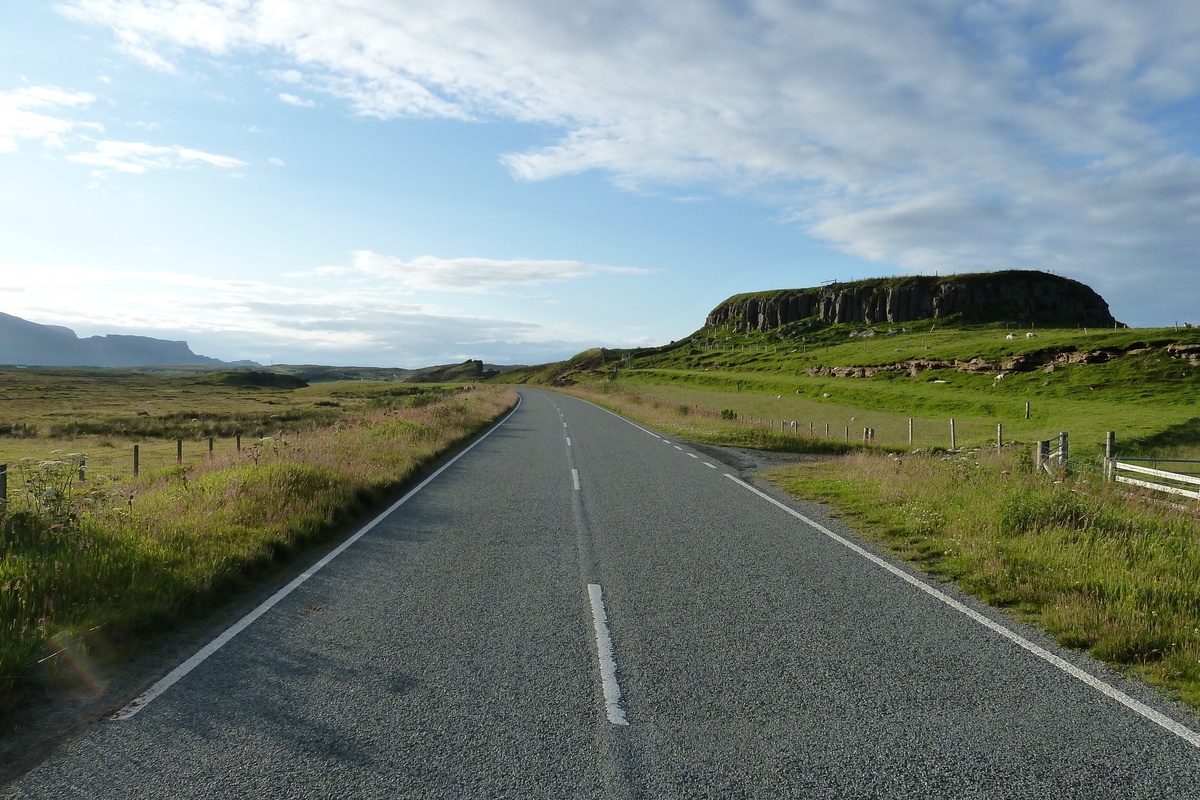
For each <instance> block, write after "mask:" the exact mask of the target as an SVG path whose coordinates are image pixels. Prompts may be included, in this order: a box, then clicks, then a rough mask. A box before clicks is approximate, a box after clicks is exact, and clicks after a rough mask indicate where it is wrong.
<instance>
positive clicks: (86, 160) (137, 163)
mask: <svg viewBox="0 0 1200 800" xmlns="http://www.w3.org/2000/svg"><path fill="white" fill-rule="evenodd" d="M67 160H68V161H74V162H76V163H78V164H88V165H90V166H94V167H97V168H98V169H97V170H96V172H97V173H99V174H103V173H107V172H124V173H130V174H141V173H144V172H148V171H150V170H152V169H182V168H186V167H194V166H197V165H208V166H211V167H219V168H222V169H229V168H232V167H241V166H245V165H246V164H245V162H244V161H239V160H238V159H236V158H231V157H230V156H221V155H215V154H213V153H205V152H202V151H200V150H193V149H191V148H188V147H181V146H179V145H169V146H160V145H152V144H146V143H144V142H115V141H101V142H95V143H94V148H93V149H92V150H91V152H86V153H74V154H72V155H69V156H67Z"/></svg>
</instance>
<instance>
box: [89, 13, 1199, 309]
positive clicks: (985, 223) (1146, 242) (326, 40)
mask: <svg viewBox="0 0 1200 800" xmlns="http://www.w3.org/2000/svg"><path fill="white" fill-rule="evenodd" d="M66 8H67V13H68V14H70V15H72V16H73V17H75V18H77V19H82V20H88V21H91V22H96V23H101V24H104V25H107V26H109V27H111V28H112V29H113V30H114V32H115V33H116V35H117V37H118V38H117V42H118V46H119V47H120V48H123V49H125V50H126V51H127V52H131V54H132V55H133V56H134V57H137V58H140V59H141V60H143V61H145V62H147V63H155V57H157V58H160V59H161V58H163V57H162V56H161V55H158V54H159V53H164V52H165V53H172V52H176V51H180V50H181V49H187V48H193V49H199V50H202V51H204V52H206V53H208V54H211V55H215V56H222V55H226V54H228V53H231V52H233V51H239V52H246V53H260V52H263V51H267V52H270V53H271V54H272V59H271V66H272V68H278V67H279V66H280V64H279V59H282V60H283V62H284V63H283V65H284V67H285V68H284V69H276V74H275V77H274V79H275V80H279V81H283V82H287V83H291V84H294V85H297V86H300V87H303V88H304V89H305V90H306V91H310V92H323V93H325V94H328V95H332V96H335V97H339V98H342V99H344V100H345V101H347V102H348V103H349V104H350V105H351V107H352V108H353V109H354V111H355V112H356V113H359V114H365V115H373V116H377V117H383V118H392V117H402V116H437V117H446V118H458V119H480V120H487V119H496V118H499V119H508V120H516V121H521V122H535V123H542V124H545V125H549V126H553V127H554V128H556V129H557V130H559V131H560V132H561V135H560V136H559V137H558V140H557V141H555V142H552V143H551V144H549V145H546V146H540V147H536V148H533V149H529V150H526V151H524V152H517V153H510V154H507V155H506V156H504V163H505V164H506V165H507V166H508V167H509V169H510V170H511V171H512V173H513V175H514V176H516V177H517V178H520V179H522V180H545V179H549V178H554V177H556V176H562V175H569V174H572V173H578V172H583V171H587V170H602V171H605V172H607V173H609V174H610V175H611V176H612V178H613V180H614V181H616V182H617V183H618V185H621V186H624V187H628V188H654V187H663V186H667V187H672V188H674V187H678V186H685V187H689V188H696V187H703V188H704V189H705V190H707V189H709V188H716V189H718V190H721V191H725V192H729V193H734V194H753V195H755V196H757V197H761V198H765V199H768V200H769V201H771V202H773V203H776V204H778V205H780V206H782V207H785V208H786V209H787V210H788V213H789V214H790V215H791V216H792V218H793V219H795V220H797V221H798V222H800V223H801V224H803V225H804V226H806V229H807V230H808V231H810V232H811V233H812V234H813V235H815V236H819V237H822V238H824V239H826V240H828V241H831V242H833V243H835V244H836V245H837V246H838V247H840V248H842V249H844V250H846V251H847V252H851V253H854V254H856V255H860V256H862V257H864V258H868V259H871V260H875V261H880V262H885V263H887V264H891V265H895V266H898V267H901V268H903V269H908V270H924V271H932V270H934V269H959V270H964V269H977V268H1005V267H1019V266H1043V267H1044V266H1050V267H1057V268H1058V269H1059V270H1060V271H1062V272H1064V273H1067V274H1074V275H1075V276H1077V277H1085V278H1089V277H1095V278H1097V279H1098V280H1099V281H1100V283H1101V284H1103V283H1104V282H1105V281H1107V282H1109V283H1110V284H1112V285H1114V286H1115V285H1117V284H1118V283H1120V282H1121V281H1123V280H1124V276H1126V275H1128V274H1130V272H1131V269H1133V268H1137V269H1142V270H1144V271H1146V272H1149V273H1153V274H1157V275H1161V276H1163V277H1164V278H1166V277H1169V276H1170V275H1171V274H1172V272H1171V270H1172V269H1173V268H1171V267H1163V266H1161V265H1163V264H1173V263H1178V262H1177V259H1178V258H1180V257H1181V255H1182V254H1187V253H1193V252H1196V251H1197V249H1200V226H1198V225H1196V224H1194V223H1195V219H1194V213H1193V210H1192V209H1193V208H1194V207H1195V206H1196V204H1197V202H1198V199H1200V168H1198V164H1200V162H1198V159H1197V153H1198V151H1200V135H1198V134H1197V123H1198V122H1200V119H1198V114H1197V110H1196V109H1197V107H1198V105H1200V104H1198V103H1197V99H1198V96H1200V48H1197V47H1196V46H1195V42H1196V41H1198V40H1200V15H1198V14H1196V13H1195V8H1194V4H1193V3H1192V2H1190V0H1162V2H1156V3H1153V4H1136V5H1134V4H1130V3H1127V2H1123V0H1087V1H1086V2H1085V1H1084V0H1048V2H1044V3H1036V4H1035V3H1030V2H1027V1H1025V0H1019V1H1017V2H1010V3H979V2H973V1H972V0H931V2H925V3H882V4H881V3H875V2H867V0H839V1H838V2H828V3H805V4H795V3H782V2H778V0H746V2H738V3H731V2H722V1H721V0H700V1H699V2H695V3H689V4H688V7H687V12H686V13H681V11H680V7H679V4H678V3H676V2H671V0H637V1H636V2H635V0H624V2H620V1H618V2H612V1H611V0H605V1H604V2H601V0H579V2H574V3H571V4H570V5H569V7H566V6H563V5H561V4H558V3H551V2H548V0H512V2H506V3H503V4H499V3H481V2H478V0H437V2H433V1H432V0H358V2H355V3H354V4H346V3H342V2H335V1H334V0H305V2H299V1H298V0H297V1H295V2H286V1H285V0H272V2H255V1H254V0H242V1H241V2H226V1H225V0H222V2H203V1H202V0H160V2H156V3H154V4H147V3H144V2H142V1H141V0H69V2H68V3H67V5H66ZM160 66H161V65H160ZM289 96H294V95H289ZM281 97H282V95H281ZM672 193H673V194H674V193H675V192H672ZM694 193H695V192H689V194H694ZM470 269H471V268H469V267H467V266H458V267H447V266H443V265H437V266H436V268H433V267H428V266H421V265H416V266H415V267H414V266H411V265H410V271H411V272H412V273H413V274H415V275H418V276H424V277H420V278H417V279H416V280H426V281H430V282H431V283H432V285H439V286H442V285H455V283H454V281H455V279H454V276H455V275H457V274H464V275H465V274H470ZM556 269H557V272H555V271H554V269H552V270H551V273H550V274H559V275H564V274H565V275H569V274H570V269H569V268H564V267H558V268H556ZM485 272H486V270H485ZM496 274H503V270H501V271H500V272H499V273H496ZM529 274H531V275H538V274H539V273H538V271H537V270H533V271H532V272H530V273H529ZM442 275H445V276H449V277H446V278H442V277H440V276H442ZM549 279H551V278H546V280H549ZM1150 283H1151V285H1161V283H1157V284H1156V283H1155V282H1153V281H1151V282H1150Z"/></svg>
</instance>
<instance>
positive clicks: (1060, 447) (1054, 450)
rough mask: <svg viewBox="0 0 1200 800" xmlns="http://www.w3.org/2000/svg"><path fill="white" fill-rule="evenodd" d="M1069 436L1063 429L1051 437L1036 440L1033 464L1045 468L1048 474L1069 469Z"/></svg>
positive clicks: (1035, 466) (1041, 468)
mask: <svg viewBox="0 0 1200 800" xmlns="http://www.w3.org/2000/svg"><path fill="white" fill-rule="evenodd" d="M1070 454H1071V450H1070V436H1069V435H1068V434H1067V432H1066V431H1063V432H1062V433H1060V434H1059V435H1058V436H1055V437H1054V438H1053V439H1045V440H1043V441H1040V442H1038V443H1037V444H1036V445H1035V446H1034V448H1033V466H1034V468H1036V469H1039V470H1043V469H1044V470H1045V471H1046V472H1047V473H1049V474H1050V475H1055V474H1058V473H1063V472H1067V471H1068V470H1069V469H1070V465H1071V459H1070Z"/></svg>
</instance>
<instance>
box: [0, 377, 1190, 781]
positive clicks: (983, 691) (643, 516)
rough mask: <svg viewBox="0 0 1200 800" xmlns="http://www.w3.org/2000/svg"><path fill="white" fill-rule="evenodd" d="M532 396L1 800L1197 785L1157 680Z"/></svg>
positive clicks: (571, 405) (672, 449) (813, 517)
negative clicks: (1141, 682)
mask: <svg viewBox="0 0 1200 800" xmlns="http://www.w3.org/2000/svg"><path fill="white" fill-rule="evenodd" d="M521 395H522V403H521V405H520V406H519V407H518V409H517V410H516V411H515V412H514V413H513V415H512V416H511V417H510V418H509V419H508V420H507V421H506V422H505V423H503V424H502V425H500V426H499V427H497V428H496V429H495V430H494V431H493V432H492V433H491V434H490V435H489V436H488V437H486V438H485V439H483V440H481V441H480V442H478V443H477V445H476V446H475V447H474V448H473V449H471V450H470V451H469V452H467V453H465V454H464V455H462V457H460V458H459V459H458V460H456V461H455V462H453V463H452V464H450V465H449V466H448V467H447V468H446V469H445V470H444V471H443V472H442V473H440V474H439V475H437V476H436V477H435V478H434V479H433V480H431V481H429V482H428V484H427V485H425V486H424V487H423V488H421V489H420V490H419V491H417V492H415V493H413V494H412V495H410V496H409V497H408V498H407V499H406V500H405V501H404V502H403V503H402V504H400V505H398V507H396V508H394V510H393V511H392V512H391V513H390V514H389V515H387V516H386V517H384V518H382V519H381V520H379V521H378V522H377V524H375V525H374V526H373V527H371V528H370V529H369V530H367V531H366V532H365V533H363V534H362V535H361V537H360V538H358V539H356V540H355V541H354V542H353V543H352V544H350V545H349V546H348V547H346V548H345V549H344V550H343V551H341V552H340V553H338V554H337V555H336V557H335V558H333V559H332V560H330V561H328V563H327V564H325V565H324V566H322V567H321V568H320V569H319V570H318V571H316V572H313V573H312V576H311V577H310V578H308V579H306V580H302V581H298V582H297V584H296V585H295V588H294V589H293V590H292V591H290V592H289V593H287V594H286V595H283V596H281V597H279V598H278V599H277V600H276V601H275V602H274V603H273V604H272V605H270V606H269V607H267V608H263V609H260V611H261V613H260V615H259V616H257V617H256V618H254V619H253V621H248V624H246V625H245V626H244V629H241V630H239V631H238V632H237V633H236V635H235V636H232V637H231V638H228V640H227V641H224V643H223V644H222V646H220V647H219V648H209V649H208V650H206V651H205V652H206V653H208V652H210V651H211V654H209V655H207V657H206V658H204V659H203V660H199V659H197V660H196V662H194V664H193V665H189V666H190V667H191V668H190V670H188V671H186V672H183V670H181V671H180V674H177V675H176V676H175V677H173V678H172V680H173V681H174V682H172V683H170V685H169V686H166V687H165V688H162V687H160V688H161V689H162V690H161V693H157V694H155V696H153V697H152V699H151V700H150V702H147V703H144V704H141V705H138V706H136V708H138V711H137V713H136V714H134V715H132V716H128V717H127V718H125V719H121V720H119V721H109V722H104V723H101V724H99V725H97V726H95V727H93V728H92V729H90V730H89V731H87V732H85V733H84V734H82V735H81V736H79V737H78V738H77V739H75V740H74V741H72V742H70V743H68V744H67V745H65V746H64V747H62V748H61V749H60V750H59V751H58V752H56V753H55V754H54V755H52V756H51V757H50V758H49V759H48V760H47V761H46V762H45V763H44V764H42V765H41V766H39V767H37V768H36V769H34V770H33V771H32V772H30V773H29V774H27V775H26V776H24V777H23V778H22V779H20V780H18V781H16V782H15V783H13V784H11V785H10V786H8V787H6V788H5V789H4V790H2V791H0V796H3V797H11V798H59V797H82V798H126V797H127V798H180V797H197V798H224V797H231V798H232V797H239V798H240V797H262V798H272V797H280V798H283V797H288V798H291V797H295V798H326V797H363V798H523V797H544V798H633V797H646V798H690V797H713V798H718V797H720V798H736V797H763V798H786V797H795V798H909V797H911V798H935V797H937V798H943V797H944V798H989V800H990V799H991V798H1088V799H1089V800H1092V799H1094V798H1168V797H1169V798H1189V797H1200V747H1198V745H1200V736H1197V735H1196V734H1195V733H1193V732H1192V731H1191V730H1190V729H1189V728H1187V727H1186V726H1181V725H1180V724H1179V722H1180V721H1181V720H1186V718H1185V717H1184V716H1182V715H1180V714H1179V713H1178V712H1176V711H1175V710H1174V709H1172V708H1171V707H1170V706H1169V705H1167V704H1165V703H1162V702H1160V701H1158V700H1157V699H1155V698H1154V697H1153V696H1152V695H1150V694H1149V693H1148V692H1147V691H1145V690H1143V689H1141V688H1140V687H1136V686H1131V685H1128V684H1125V683H1123V682H1120V681H1119V679H1116V678H1113V677H1112V676H1110V675H1107V674H1106V673H1105V671H1104V670H1103V669H1102V668H1100V667H1098V666H1096V665H1095V664H1091V663H1089V662H1087V661H1086V660H1085V659H1082V658H1081V657H1079V656H1078V655H1077V654H1070V653H1063V652H1060V651H1057V650H1055V649H1054V648H1052V647H1051V648H1050V649H1051V650H1052V651H1053V652H1055V653H1057V656H1054V655H1052V654H1051V653H1047V652H1045V651H1038V650H1037V648H1036V645H1035V644H1033V643H1031V642H1029V641H1026V640H1024V639H1023V640H1020V641H1014V639H1013V638H1011V636H1009V637H1006V635H1004V634H1005V630H1003V629H1001V630H997V629H996V627H989V626H988V623H989V622H990V621H991V620H1001V621H1003V620H1002V617H1000V616H999V615H997V614H995V613H994V612H991V611H988V610H986V609H982V612H983V613H982V615H980V609H979V608H978V606H977V605H976V604H973V603H969V602H967V601H962V599H961V598H959V599H958V600H957V601H955V600H952V599H950V598H947V597H945V596H944V595H940V594H939V592H938V590H937V589H930V588H927V587H926V588H923V587H925V584H923V583H920V582H917V583H914V582H913V581H912V580H911V579H908V580H906V579H905V576H907V575H908V573H907V572H906V571H905V570H903V569H898V568H896V567H895V566H892V565H891V564H890V562H888V561H886V560H884V559H879V558H878V556H874V560H872V553H870V552H869V551H867V550H864V549H862V548H861V546H857V547H858V549H856V546H855V545H854V543H853V541H850V540H849V539H848V538H847V539H842V538H841V536H847V534H846V532H845V531H844V530H841V529H839V528H838V527H837V525H836V523H832V522H830V521H828V520H823V519H821V518H820V517H819V516H818V514H819V512H817V511H815V510H813V509H809V508H807V507H801V504H792V503H787V504H779V503H778V501H776V502H772V501H771V498H769V497H767V496H764V495H763V494H760V493H758V492H756V491H755V490H754V489H753V487H750V486H749V485H747V484H745V483H743V482H741V481H740V480H737V479H736V477H735V476H733V475H731V474H730V470H729V468H728V467H726V466H725V465H724V464H722V463H721V462H720V461H717V460H715V459H713V458H711V457H710V456H707V455H704V454H702V453H699V452H696V451H694V450H691V449H690V448H688V447H687V446H685V445H683V444H682V443H678V442H674V441H670V440H667V439H663V438H661V437H659V436H657V435H655V434H653V433H651V432H649V431H645V430H643V429H641V428H638V427H637V426H635V425H632V424H630V423H628V422H626V421H624V420H622V419H620V418H618V417H616V416H614V415H612V414H610V413H608V412H606V411H604V410H602V409H599V408H596V407H595V406H591V405H589V404H587V403H584V402H582V401H580V400H577V399H575V398H571V397H566V396H562V395H556V394H551V393H547V392H541V391H536V390H530V389H522V390H521ZM795 509H799V510H800V513H801V515H803V516H798V515H797V514H796V513H795ZM839 532H840V534H841V536H839ZM888 567H890V570H891V571H889V568H888ZM962 603H966V605H962ZM972 609H976V610H975V611H974V612H973V613H974V614H975V616H971V613H972ZM991 625H992V626H995V623H994V622H991ZM1004 625H1005V626H1007V628H1011V627H1012V626H1011V625H1009V624H1008V623H1004ZM1022 635H1023V636H1025V637H1026V639H1029V638H1036V634H1030V633H1028V632H1026V633H1024V634H1022ZM1041 644H1042V645H1043V646H1046V644H1045V642H1044V641H1042V642H1041ZM1056 658H1058V659H1059V661H1058V662H1057V663H1056V662H1055V659H1056ZM1061 659H1065V661H1063V660H1061ZM1068 662H1069V663H1068ZM1073 665H1075V666H1073ZM1079 666H1082V667H1083V669H1084V670H1086V671H1087V673H1078V674H1071V672H1070V670H1072V669H1074V670H1078V667H1079ZM1088 674H1091V675H1095V676H1098V678H1099V679H1100V680H1097V679H1096V678H1089V677H1088ZM1081 677H1082V678H1084V679H1085V680H1081ZM176 678H177V680H176ZM1088 681H1090V682H1088ZM1101 681H1103V682H1101ZM157 691H158V690H156V692H157ZM1129 695H1132V696H1133V697H1130V696H1129ZM1135 698H1137V699H1135ZM1143 704H1146V705H1143ZM1193 727H1194V726H1193Z"/></svg>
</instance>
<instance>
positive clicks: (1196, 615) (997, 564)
mask: <svg viewBox="0 0 1200 800" xmlns="http://www.w3.org/2000/svg"><path fill="white" fill-rule="evenodd" d="M765 477H767V478H768V479H770V480H772V481H773V482H775V483H776V484H777V485H779V486H780V487H781V488H783V489H784V490H785V491H787V492H788V493H790V494H792V495H793V496H797V497H805V498H809V499H813V500H817V501H821V502H826V503H830V504H832V505H833V506H835V507H837V508H839V509H841V510H843V511H844V512H846V513H847V514H848V515H849V516H850V517H851V518H852V519H853V522H854V525H855V528H856V529H857V530H859V531H861V532H863V533H864V534H866V535H868V536H870V537H873V538H875V539H876V540H878V541H879V542H882V543H883V544H885V545H887V546H888V547H889V548H891V550H892V551H893V552H895V553H896V554H897V555H898V556H899V557H901V558H903V559H905V560H908V561H910V562H914V563H916V564H917V565H919V566H920V567H921V568H922V569H924V570H926V571H927V572H930V573H932V574H934V575H939V576H942V577H944V578H946V579H951V580H955V581H957V582H958V584H959V585H960V586H961V587H962V588H963V589H964V590H965V591H967V592H969V593H970V594H972V595H974V596H976V597H978V598H979V599H981V600H983V601H984V602H986V603H988V604H989V605H993V606H998V607H1002V608H1006V609H1010V610H1012V611H1013V612H1014V613H1016V614H1017V615H1018V616H1019V617H1020V618H1022V619H1023V620H1024V621H1026V622H1029V623H1031V624H1034V625H1037V626H1040V627H1042V628H1043V629H1045V630H1047V631H1049V632H1050V633H1052V634H1053V635H1054V636H1056V637H1057V639H1058V641H1059V643H1060V644H1062V645H1064V646H1068V647H1080V648H1086V649H1088V650H1089V651H1090V652H1091V654H1092V655H1093V656H1095V657H1096V658H1099V659H1101V660H1104V661H1106V662H1109V663H1110V664H1113V665H1116V666H1117V667H1119V668H1121V669H1123V670H1124V671H1127V672H1132V673H1136V674H1137V675H1140V676H1141V677H1142V678H1143V679H1144V680H1146V681H1147V682H1149V683H1151V684H1154V685H1157V686H1160V687H1163V688H1165V689H1167V690H1168V691H1170V692H1171V693H1172V694H1173V695H1174V696H1176V697H1177V698H1178V699H1180V700H1182V701H1183V702H1185V703H1187V704H1188V705H1190V706H1191V707H1193V708H1200V594H1198V593H1197V592H1196V586H1198V585H1200V549H1198V547H1197V545H1198V544H1200V516H1198V515H1197V508H1196V507H1195V505H1194V504H1192V505H1191V506H1188V505H1183V504H1171V503H1164V502H1162V501H1161V500H1159V499H1156V498H1153V497H1149V496H1146V495H1140V494H1136V493H1130V492H1128V491H1126V490H1124V489H1122V488H1118V487H1117V486H1115V485H1110V484H1104V483H1098V482H1091V481H1089V479H1087V478H1079V479H1074V478H1068V479H1066V480H1063V481H1058V482H1055V481H1052V480H1050V479H1048V478H1047V477H1046V476H1045V475H1040V474H1036V473H1034V472H1032V471H1031V470H1030V468H1029V453H1028V450H1018V449H1016V448H1008V449H1006V450H1005V451H1004V452H1000V453H997V452H996V451H995V450H994V449H991V450H984V451H979V452H975V453H970V454H957V455H940V456H939V455H921V456H917V455H904V456H898V455H895V454H879V453H869V452H860V453H854V454H851V455H848V456H846V457H844V458H842V459H838V460H835V461H832V462H821V463H807V464H800V465H795V466H789V467H784V468H779V469H775V470H771V471H770V472H768V473H766V474H765Z"/></svg>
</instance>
